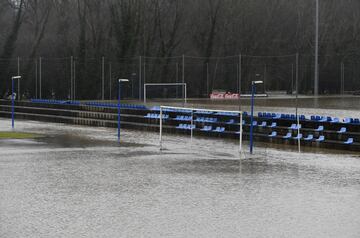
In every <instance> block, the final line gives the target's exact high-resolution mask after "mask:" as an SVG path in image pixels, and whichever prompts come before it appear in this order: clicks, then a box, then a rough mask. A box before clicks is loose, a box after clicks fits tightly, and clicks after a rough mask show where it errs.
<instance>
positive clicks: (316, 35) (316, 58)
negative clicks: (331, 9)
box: [314, 0, 319, 97]
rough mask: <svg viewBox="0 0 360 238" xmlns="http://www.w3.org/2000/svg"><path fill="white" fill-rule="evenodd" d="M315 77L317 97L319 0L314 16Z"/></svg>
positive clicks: (317, 0)
mask: <svg viewBox="0 0 360 238" xmlns="http://www.w3.org/2000/svg"><path fill="white" fill-rule="evenodd" d="M314 71H315V77H314V96H315V97H317V96H318V95H319V0H316V14H315V70H314Z"/></svg>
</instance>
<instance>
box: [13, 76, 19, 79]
mask: <svg viewBox="0 0 360 238" xmlns="http://www.w3.org/2000/svg"><path fill="white" fill-rule="evenodd" d="M11 79H21V76H12V77H11Z"/></svg>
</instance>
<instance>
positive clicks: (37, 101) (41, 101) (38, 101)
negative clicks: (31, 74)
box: [30, 99, 80, 105]
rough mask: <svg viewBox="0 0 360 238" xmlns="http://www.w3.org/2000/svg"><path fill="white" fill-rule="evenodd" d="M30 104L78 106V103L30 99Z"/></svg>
mask: <svg viewBox="0 0 360 238" xmlns="http://www.w3.org/2000/svg"><path fill="white" fill-rule="evenodd" d="M30 102H32V103H46V104H70V105H80V102H79V101H68V100H54V99H30Z"/></svg>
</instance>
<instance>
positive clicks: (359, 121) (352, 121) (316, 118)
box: [310, 116, 360, 124]
mask: <svg viewBox="0 0 360 238" xmlns="http://www.w3.org/2000/svg"><path fill="white" fill-rule="evenodd" d="M310 120H312V121H318V122H332V123H340V122H341V121H340V119H339V118H337V117H323V116H311V117H310ZM342 122H343V123H345V124H360V119H359V118H348V117H347V118H344V120H343V121H342Z"/></svg>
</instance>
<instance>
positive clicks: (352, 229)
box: [0, 119, 360, 238]
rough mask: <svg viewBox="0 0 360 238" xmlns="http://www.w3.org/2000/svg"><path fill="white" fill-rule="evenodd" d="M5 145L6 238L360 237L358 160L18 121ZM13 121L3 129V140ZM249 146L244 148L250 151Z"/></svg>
mask: <svg viewBox="0 0 360 238" xmlns="http://www.w3.org/2000/svg"><path fill="white" fill-rule="evenodd" d="M15 126H16V130H19V131H27V132H37V133H43V134H46V135H47V137H46V138H42V139H35V140H0V237H7V238H8V237H318V238H319V237H326V238H328V237H336V238H339V237H359V236H360V219H359V217H360V156H359V155H358V154H346V153H343V152H334V153H321V154H316V153H301V154H298V153H296V152H295V151H293V150H292V149H286V150H278V149H271V148H264V147H256V148H255V154H256V156H254V157H251V158H250V157H249V156H248V155H247V154H242V155H239V153H238V144H237V142H236V141H234V140H219V139H205V138H194V139H193V140H192V141H190V140H189V138H187V137H186V136H172V135H165V136H164V148H165V150H163V151H160V150H159V147H158V134H157V133H150V132H139V131H130V130H123V131H122V144H121V145H120V146H119V145H118V144H117V143H116V142H114V141H116V130H115V129H111V128H91V127H81V126H70V125H64V124H54V123H40V122H32V121H16V124H15ZM9 127H10V121H9V120H7V119H0V131H1V130H6V129H7V128H9ZM245 147H246V146H245Z"/></svg>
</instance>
